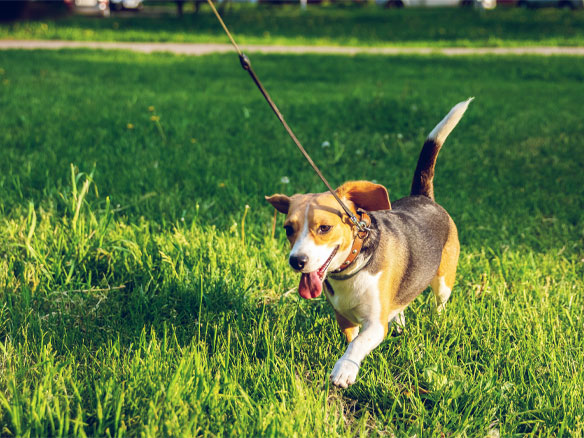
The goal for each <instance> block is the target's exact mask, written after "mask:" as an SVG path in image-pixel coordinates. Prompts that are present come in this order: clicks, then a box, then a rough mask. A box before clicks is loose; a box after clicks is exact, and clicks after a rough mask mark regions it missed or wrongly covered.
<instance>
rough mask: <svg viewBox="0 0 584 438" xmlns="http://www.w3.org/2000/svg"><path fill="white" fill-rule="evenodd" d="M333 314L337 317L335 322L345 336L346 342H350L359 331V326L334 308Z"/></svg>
mask: <svg viewBox="0 0 584 438" xmlns="http://www.w3.org/2000/svg"><path fill="white" fill-rule="evenodd" d="M335 316H336V318H337V323H338V324H339V327H340V328H341V331H342V332H343V334H344V335H345V337H346V338H347V342H348V343H351V341H352V340H353V339H355V337H356V336H357V334H358V333H359V326H358V325H356V324H353V323H352V322H351V321H349V320H348V319H347V318H345V317H344V316H343V315H341V314H340V313H339V312H337V311H336V310H335Z"/></svg>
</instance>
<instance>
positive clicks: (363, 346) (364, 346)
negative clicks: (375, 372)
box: [331, 321, 387, 388]
mask: <svg viewBox="0 0 584 438" xmlns="http://www.w3.org/2000/svg"><path fill="white" fill-rule="evenodd" d="M386 334H387V324H381V323H380V322H379V321H368V322H366V323H364V324H363V330H362V331H361V333H359V335H358V336H357V337H356V338H355V339H353V341H352V342H351V343H350V344H349V346H348V347H347V350H346V351H345V354H343V355H342V356H341V358H340V359H339V360H338V361H337V363H336V364H335V366H334V368H333V371H332V372H331V380H332V382H333V384H334V385H336V386H340V387H342V388H347V387H348V386H350V385H352V384H353V383H355V379H356V378H357V374H358V373H359V367H360V366H361V361H362V360H363V359H364V358H365V356H367V355H368V354H369V353H370V352H371V351H372V350H373V349H374V348H375V347H377V346H378V345H379V344H380V343H381V341H383V338H384V337H385V335H386Z"/></svg>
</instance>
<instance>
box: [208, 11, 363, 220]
mask: <svg viewBox="0 0 584 438" xmlns="http://www.w3.org/2000/svg"><path fill="white" fill-rule="evenodd" d="M207 3H209V6H211V9H212V10H213V12H214V13H215V16H216V17H217V20H219V23H220V24H221V26H222V27H223V30H224V31H225V33H226V34H227V36H228V37H229V40H230V41H231V44H232V45H233V47H234V48H235V50H236V51H237V54H238V55H239V62H240V63H241V66H242V67H243V69H244V70H245V71H247V72H248V73H249V75H250V76H251V78H252V79H253V81H254V82H255V84H256V85H257V87H258V88H259V90H260V91H261V93H262V95H263V96H264V98H265V99H266V101H267V102H268V104H269V105H270V108H272V111H274V114H276V117H278V120H280V123H282V125H283V126H284V129H286V132H288V135H289V136H290V137H291V138H292V140H293V141H294V143H295V144H296V146H298V149H300V152H302V155H304V158H306V159H307V160H308V163H309V164H310V165H311V166H312V168H313V169H314V171H315V172H316V174H317V175H318V176H319V177H320V179H321V180H322V182H323V183H324V184H325V185H326V186H327V188H328V189H329V191H330V192H331V194H332V195H333V196H334V197H335V199H336V200H337V202H338V203H339V204H340V205H341V207H343V210H345V213H347V215H348V216H349V218H350V220H351V222H352V223H353V224H355V226H357V228H359V230H360V231H366V230H367V224H366V223H365V222H363V221H359V220H358V219H357V217H355V215H354V214H353V213H352V212H351V210H349V208H348V207H347V206H346V205H345V203H344V202H343V201H341V198H339V196H338V195H337V194H336V192H335V191H334V190H333V188H332V187H331V185H330V184H329V183H328V181H327V180H326V178H325V177H324V175H323V174H322V173H321V171H320V170H319V169H318V167H316V164H314V161H312V158H310V155H308V152H306V150H305V149H304V148H303V147H302V145H301V144H300V141H298V139H297V138H296V136H295V135H294V132H292V129H290V127H289V126H288V123H286V120H284V116H283V115H282V113H281V112H280V110H279V109H278V107H277V106H276V104H275V103H274V101H273V100H272V98H271V97H270V95H269V94H268V92H267V91H266V89H265V88H264V86H263V85H262V83H261V82H260V80H259V78H258V77H257V75H256V74H255V72H254V71H253V68H251V62H250V61H249V58H248V57H247V55H245V53H243V52H242V51H241V49H240V48H239V46H238V45H237V43H236V42H235V40H234V39H233V37H232V36H231V33H230V32H229V29H227V26H226V25H225V23H224V22H223V20H222V19H221V16H220V15H219V12H217V9H215V5H213V1H212V0H207Z"/></svg>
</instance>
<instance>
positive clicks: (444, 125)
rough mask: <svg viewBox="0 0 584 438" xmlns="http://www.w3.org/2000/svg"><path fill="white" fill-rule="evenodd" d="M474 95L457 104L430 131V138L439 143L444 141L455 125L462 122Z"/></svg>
mask: <svg viewBox="0 0 584 438" xmlns="http://www.w3.org/2000/svg"><path fill="white" fill-rule="evenodd" d="M473 99H474V97H471V98H470V99H468V100H465V101H464V102H460V103H458V104H456V105H455V106H454V107H453V108H452V109H451V110H450V112H449V113H448V114H447V115H446V117H444V118H443V119H442V121H441V122H440V123H438V124H437V125H436V127H435V128H434V129H433V130H432V132H430V134H429V135H428V138H429V139H431V140H434V141H436V142H437V143H439V144H442V143H444V141H445V140H446V137H448V135H449V134H450V133H451V132H452V130H453V129H454V128H455V126H456V125H457V124H458V122H460V119H462V116H463V115H464V113H465V111H466V109H467V108H468V105H469V104H470V103H471V102H472V101H473Z"/></svg>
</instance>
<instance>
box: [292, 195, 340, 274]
mask: <svg viewBox="0 0 584 438" xmlns="http://www.w3.org/2000/svg"><path fill="white" fill-rule="evenodd" d="M309 208H310V205H307V206H306V211H305V212H304V226H303V227H302V232H301V233H300V236H298V238H297V239H296V241H295V242H294V246H293V247H292V250H291V251H290V256H302V255H305V256H307V257H308V262H307V263H306V265H305V266H304V268H303V269H302V272H305V273H307V272H314V271H318V270H319V269H320V268H321V266H322V265H324V264H325V262H326V261H327V260H328V258H329V257H330V256H331V254H332V252H333V251H334V249H335V247H334V246H327V245H317V244H316V242H315V241H314V240H313V239H312V236H311V235H310V229H309V226H308V225H309V223H308V222H309V221H308V209H309Z"/></svg>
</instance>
